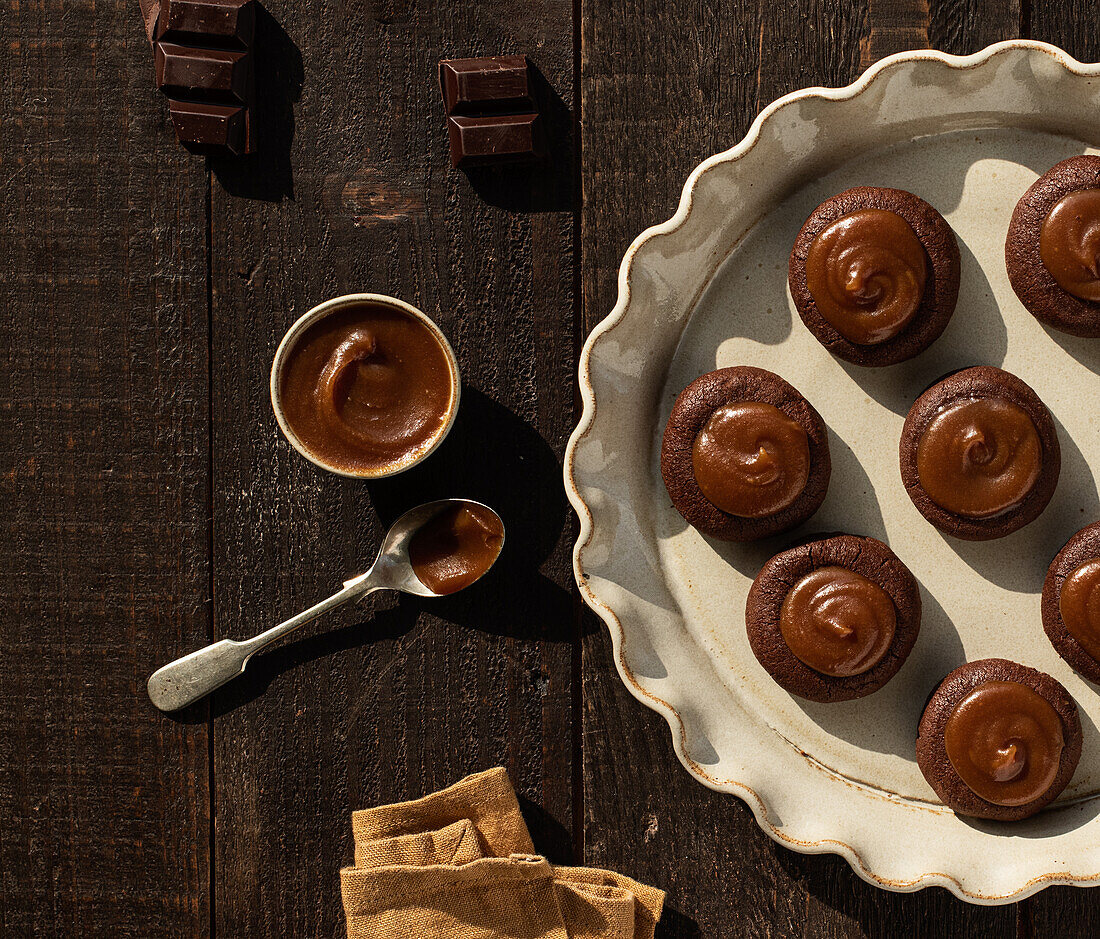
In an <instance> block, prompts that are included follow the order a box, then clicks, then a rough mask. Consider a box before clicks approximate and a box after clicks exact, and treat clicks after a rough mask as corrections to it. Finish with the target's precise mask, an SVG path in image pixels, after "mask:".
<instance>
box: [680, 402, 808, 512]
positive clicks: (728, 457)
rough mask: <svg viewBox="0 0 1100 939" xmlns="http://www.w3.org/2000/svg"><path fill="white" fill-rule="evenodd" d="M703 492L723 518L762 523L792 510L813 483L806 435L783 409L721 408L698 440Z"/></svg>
mask: <svg viewBox="0 0 1100 939" xmlns="http://www.w3.org/2000/svg"><path fill="white" fill-rule="evenodd" d="M691 460H692V468H693V469H694V472H695V481H696V482H697V483H698V484H699V489H700V490H701V491H702V493H703V495H704V496H706V497H707V499H708V500H710V502H712V503H713V504H714V505H716V506H718V508H720V509H721V510H722V511H723V512H728V513H729V514H730V515H737V516H740V517H741V518H763V517H765V516H768V515H774V514H775V513H776V512H780V511H782V510H783V509H785V508H787V506H789V505H791V504H792V503H793V502H794V501H795V499H797V498H798V497H799V495H800V494H801V493H802V490H803V489H805V488H806V482H807V481H808V480H809V478H810V441H809V437H808V436H807V434H806V430H805V429H804V428H803V427H802V425H801V424H799V423H798V422H797V421H794V420H791V418H789V417H787V415H786V414H784V413H783V412H782V411H780V410H779V408H777V407H774V406H773V405H771V404H765V403H763V402H761V401H735V402H733V403H731V404H726V405H723V406H722V407H720V408H718V409H717V410H716V411H715V412H714V413H713V414H712V415H711V416H710V419H709V420H708V421H707V422H706V424H704V425H703V429H702V430H701V431H699V434H698V436H696V438H695V444H694V446H693V447H692V453H691Z"/></svg>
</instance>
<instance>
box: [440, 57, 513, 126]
mask: <svg viewBox="0 0 1100 939" xmlns="http://www.w3.org/2000/svg"><path fill="white" fill-rule="evenodd" d="M439 86H440V88H441V89H442V90H443V104H444V105H445V106H446V108H447V114H448V115H450V114H474V113H485V112H487V111H533V110H535V102H534V99H533V97H532V95H531V86H530V82H529V79H528V72H527V56H525V55H497V56H487V57H485V58H480V59H446V60H444V61H442V62H440V63H439Z"/></svg>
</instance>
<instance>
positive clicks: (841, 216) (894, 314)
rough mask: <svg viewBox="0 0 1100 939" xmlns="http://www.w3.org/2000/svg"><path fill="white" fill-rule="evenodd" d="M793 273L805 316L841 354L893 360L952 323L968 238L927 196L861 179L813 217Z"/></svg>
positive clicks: (797, 247)
mask: <svg viewBox="0 0 1100 939" xmlns="http://www.w3.org/2000/svg"><path fill="white" fill-rule="evenodd" d="M788 282H789V284H790V288H791V297H792V298H793V299H794V305H795V307H796V308H797V309H798V315H799V316H801V317H802V322H804V323H805V324H806V327H807V329H809V330H810V332H812V333H813V334H814V336H815V337H817V340H818V341H819V342H820V343H821V344H822V345H823V346H825V348H826V349H828V350H829V351H830V352H832V353H833V355H836V356H839V357H840V358H842V359H846V360H847V361H849V362H854V363H855V364H856V365H868V366H878V365H893V364H895V363H897V362H904V361H905V360H906V359H911V358H912V357H913V356H915V355H917V354H918V353H920V352H923V351H924V350H925V349H927V348H928V346H930V345H931V344H932V343H933V342H935V341H936V339H938V338H939V336H940V334H941V333H942V332H943V331H944V330H945V329H946V328H947V323H948V321H949V320H950V319H951V314H952V313H953V312H954V311H955V301H956V300H957V299H958V296H959V246H958V244H957V243H956V241H955V233H954V232H953V231H952V230H951V226H950V225H948V224H947V222H946V221H945V220H944V217H943V216H942V215H940V213H939V212H937V211H936V210H935V209H934V208H932V206H930V205H929V204H928V203H927V202H925V201H924V200H923V199H919V198H917V196H915V195H913V194H912V193H911V192H906V191H905V190H903V189H878V188H875V187H872V186H859V187H856V188H855V189H848V190H845V191H844V192H842V193H840V194H839V195H835V196H833V197H832V198H831V199H826V200H825V201H824V202H822V203H821V205H819V206H818V207H817V208H816V209H814V211H813V214H811V215H810V217H809V218H808V219H806V223H805V224H804V225H803V226H802V230H801V231H800V232H799V233H798V238H797V239H795V243H794V249H793V250H792V251H791V258H790V267H789V275H788Z"/></svg>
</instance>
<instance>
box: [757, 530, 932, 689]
mask: <svg viewBox="0 0 1100 939" xmlns="http://www.w3.org/2000/svg"><path fill="white" fill-rule="evenodd" d="M920 618H921V600H920V588H919V587H918V586H917V581H916V578H914V577H913V575H912V574H911V573H910V571H909V568H907V567H906V566H905V565H904V564H903V563H902V562H901V560H900V559H899V558H898V557H897V555H895V554H894V552H893V551H891V550H890V549H889V548H888V547H887V546H886V545H884V544H883V543H882V542H881V541H877V540H876V539H874V538H861V537H858V536H856V535H833V536H831V537H829V538H824V539H822V540H819V541H811V542H808V543H806V544H802V545H799V546H798V547H796V548H792V549H791V550H790V551H784V552H783V553H782V554H777V555H776V556H775V557H773V558H772V559H771V560H770V561H768V562H767V563H766V564H765V565H764V566H763V567H762V568H761V569H760V573H759V574H757V576H756V580H754V581H753V583H752V587H750V588H749V596H748V600H747V601H746V604H745V628H746V631H747V633H748V638H749V645H750V646H751V647H752V651H753V654H754V655H755V656H756V658H757V659H758V660H759V661H760V664H761V665H763V666H764V668H765V669H766V670H767V672H768V674H769V675H771V676H772V678H774V679H775V680H776V682H777V683H778V684H780V685H781V686H782V687H783V688H785V689H786V690H787V691H789V692H790V693H791V694H794V695H798V696H799V697H801V698H807V699H808V700H810V701H821V702H832V701H848V700H851V699H852V698H861V697H863V696H864V695H869V694H871V692H873V691H878V689H879V688H881V687H882V686H883V685H885V684H886V682H888V681H889V680H890V679H891V678H893V676H894V675H895V674H896V673H897V671H898V669H899V668H901V666H902V664H903V663H904V662H905V659H906V658H907V657H908V655H909V653H910V651H912V649H913V643H914V642H916V641H917V633H918V632H919V630H920Z"/></svg>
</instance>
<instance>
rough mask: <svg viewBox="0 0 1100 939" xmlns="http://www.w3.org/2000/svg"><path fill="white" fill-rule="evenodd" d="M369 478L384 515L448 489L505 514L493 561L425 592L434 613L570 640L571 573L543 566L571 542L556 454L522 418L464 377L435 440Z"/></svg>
mask: <svg viewBox="0 0 1100 939" xmlns="http://www.w3.org/2000/svg"><path fill="white" fill-rule="evenodd" d="M369 486H370V495H371V500H372V501H373V503H374V507H375V509H376V511H377V512H378V515H379V517H380V518H381V519H382V522H383V524H384V525H388V524H390V523H391V522H392V521H393V520H394V519H396V518H397V517H398V516H399V515H400V514H401V513H402V512H404V511H406V510H407V509H409V508H411V507H412V506H414V505H417V504H419V503H421V502H427V501H429V500H432V499H444V498H450V497H462V498H467V499H476V500H478V501H480V502H484V503H485V504H486V505H489V506H491V507H492V508H493V509H495V510H496V511H497V513H499V515H500V517H501V519H502V520H503V521H504V527H505V530H506V537H505V543H504V550H503V551H502V552H501V555H500V559H499V560H498V561H497V563H496V565H495V566H494V567H493V569H492V570H491V571H490V572H489V573H488V574H486V575H485V577H484V578H483V579H482V580H481V581H479V582H478V583H477V584H476V585H474V586H473V587H471V588H470V589H468V590H464V591H462V592H461V593H456V594H453V595H452V596H449V597H443V598H441V599H438V600H431V601H424V602H425V604H430V612H431V613H432V615H433V616H438V617H440V618H442V619H445V620H448V621H449V622H452V623H455V624H457V625H460V626H469V627H471V628H473V629H479V630H483V631H486V632H490V633H493V634H497V635H509V636H515V637H517V638H521V639H539V640H548V641H551V642H573V641H574V639H575V634H574V630H575V625H576V624H575V623H574V608H573V597H572V594H571V588H572V578H571V577H570V576H569V575H568V572H567V571H563V570H562V568H563V567H564V566H565V565H562V564H560V563H558V564H555V565H554V570H555V577H554V578H553V579H552V578H551V577H549V576H547V575H545V574H544V573H543V572H542V568H543V566H544V565H545V564H546V562H547V559H548V558H550V557H551V555H553V554H555V552H556V551H558V550H565V546H564V544H563V542H565V543H571V542H572V526H571V525H570V524H569V522H570V518H571V515H570V511H569V504H568V502H567V501H566V498H565V490H564V487H563V484H562V468H561V461H560V459H559V458H558V456H557V454H556V453H555V452H554V450H553V448H552V447H551V446H550V444H548V443H547V442H546V441H545V440H544V439H543V438H542V436H541V435H540V434H539V432H538V431H537V430H536V429H535V428H534V427H532V426H531V425H530V424H529V423H528V422H527V421H526V420H524V419H523V418H522V417H520V416H519V415H517V414H515V413H513V412H512V411H511V410H509V409H508V408H506V407H505V406H504V405H502V404H500V403H499V402H497V401H494V400H493V399H492V398H490V397H488V396H487V395H485V394H484V393H482V392H481V391H479V390H478V389H477V388H472V387H464V388H463V389H462V405H461V408H460V409H459V414H458V419H457V420H456V422H455V426H454V428H453V429H452V431H451V434H450V436H449V437H448V438H447V440H446V441H444V443H443V445H442V446H441V447H440V448H439V450H438V451H437V452H436V453H435V454H433V455H432V456H431V457H429V458H428V459H427V460H425V461H424V462H423V463H421V464H420V465H419V466H416V467H414V468H413V469H411V470H409V471H408V472H405V473H402V474H401V475H400V476H394V477H392V478H390V479H381V480H377V481H376V482H372V483H370V484H369ZM559 557H560V555H559ZM425 609H428V606H427V605H425Z"/></svg>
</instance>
